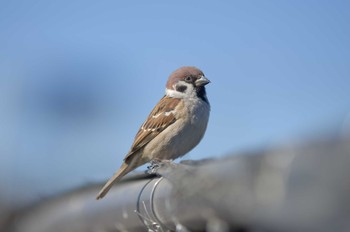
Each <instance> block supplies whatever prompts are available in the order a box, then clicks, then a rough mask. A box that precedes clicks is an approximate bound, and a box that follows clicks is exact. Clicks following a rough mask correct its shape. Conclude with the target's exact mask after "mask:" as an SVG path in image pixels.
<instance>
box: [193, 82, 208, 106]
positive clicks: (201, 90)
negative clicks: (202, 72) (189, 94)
mask: <svg viewBox="0 0 350 232" xmlns="http://www.w3.org/2000/svg"><path fill="white" fill-rule="evenodd" d="M196 93H197V97H199V98H200V99H202V100H203V101H204V102H206V103H207V104H208V105H209V101H208V98H207V93H206V91H205V87H204V86H201V87H197V88H196Z"/></svg>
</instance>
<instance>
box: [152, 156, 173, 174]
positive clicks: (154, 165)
mask: <svg viewBox="0 0 350 232" xmlns="http://www.w3.org/2000/svg"><path fill="white" fill-rule="evenodd" d="M169 162H172V161H171V160H158V159H154V160H151V162H150V166H148V167H147V169H148V171H147V172H148V173H149V174H156V173H157V170H158V169H159V168H161V167H163V166H164V165H165V164H166V163H169Z"/></svg>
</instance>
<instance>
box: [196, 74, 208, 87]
mask: <svg viewBox="0 0 350 232" xmlns="http://www.w3.org/2000/svg"><path fill="white" fill-rule="evenodd" d="M194 83H195V84H196V86H204V85H206V84H209V83H210V81H209V79H208V78H206V77H205V76H202V77H201V78H199V79H198V80H196V81H195V82H194Z"/></svg>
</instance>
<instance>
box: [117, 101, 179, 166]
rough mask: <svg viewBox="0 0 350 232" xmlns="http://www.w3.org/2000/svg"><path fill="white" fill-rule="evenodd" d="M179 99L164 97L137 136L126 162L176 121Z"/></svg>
mask: <svg viewBox="0 0 350 232" xmlns="http://www.w3.org/2000/svg"><path fill="white" fill-rule="evenodd" d="M180 101H181V100H180V99H178V98H170V97H167V96H164V97H163V98H162V99H160V101H159V102H158V104H157V105H156V106H155V107H154V109H153V110H152V112H151V113H150V115H149V116H148V118H147V120H146V121H145V122H144V123H143V124H142V126H141V127H140V129H139V131H138V132H137V134H136V136H135V140H134V143H133V144H132V146H131V149H130V151H129V153H128V154H127V155H126V157H125V158H124V161H126V160H127V159H130V157H131V156H132V155H133V154H134V153H135V152H136V151H138V150H140V149H141V148H143V147H144V146H145V145H146V144H148V143H149V142H150V141H151V140H152V139H154V138H155V137H156V136H157V135H159V134H160V133H161V132H162V131H163V130H164V129H166V128H167V127H168V126H170V125H171V124H173V123H174V122H175V121H176V117H175V114H174V113H175V112H174V109H175V108H176V106H177V105H178V104H179V103H180Z"/></svg>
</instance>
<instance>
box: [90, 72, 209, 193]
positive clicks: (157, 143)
mask: <svg viewBox="0 0 350 232" xmlns="http://www.w3.org/2000/svg"><path fill="white" fill-rule="evenodd" d="M208 83H210V81H209V80H208V79H207V78H206V77H205V75H204V73H203V72H202V71H201V70H199V69H198V68H196V67H191V66H185V67H181V68H179V69H177V70H175V71H174V72H173V73H172V74H171V75H170V76H169V78H168V81H167V83H166V89H165V95H164V96H163V98H161V99H160V101H159V102H158V104H157V105H156V106H155V107H154V108H153V110H152V111H151V113H150V114H149V116H148V117H147V119H146V121H145V122H144V123H143V124H142V125H141V127H140V129H139V131H138V132H137V134H136V136H135V139H134V142H133V144H132V146H131V148H130V151H129V152H128V153H127V155H126V156H125V158H124V162H123V164H122V165H121V167H120V168H119V170H118V171H117V172H116V173H115V174H114V175H113V176H112V177H111V178H110V179H109V181H108V182H107V183H106V184H105V185H104V187H103V188H102V189H101V191H100V192H99V193H98V195H97V197H96V199H101V198H103V197H104V196H105V195H106V194H107V192H108V191H109V190H110V188H111V187H112V185H113V183H114V182H116V181H118V180H120V179H121V178H122V177H123V176H124V175H126V174H127V173H129V172H131V171H132V170H134V169H136V168H137V167H139V166H141V165H143V164H146V163H148V162H152V161H158V162H159V161H163V160H174V159H176V158H178V157H181V156H183V155H185V154H186V153H187V152H189V151H190V150H192V148H194V147H195V146H197V144H198V143H199V142H200V140H201V139H202V138H203V136H204V133H205V131H206V128H207V124H208V120H209V113H210V104H209V101H208V98H207V96H206V90H205V85H207V84H208Z"/></svg>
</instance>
